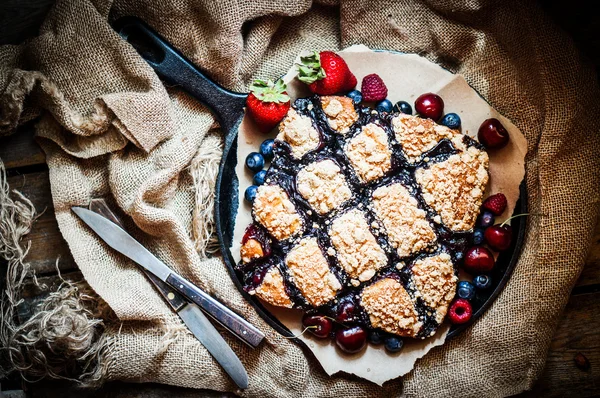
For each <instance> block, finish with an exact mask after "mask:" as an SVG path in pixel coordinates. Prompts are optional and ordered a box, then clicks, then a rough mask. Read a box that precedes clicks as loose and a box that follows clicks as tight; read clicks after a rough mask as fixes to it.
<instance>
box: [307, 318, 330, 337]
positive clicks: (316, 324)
mask: <svg viewBox="0 0 600 398" xmlns="http://www.w3.org/2000/svg"><path fill="white" fill-rule="evenodd" d="M302 326H303V327H305V328H308V331H309V332H311V333H312V334H314V335H315V336H317V337H318V338H320V339H325V338H327V337H329V334H330V333H331V330H332V329H333V323H332V322H331V319H329V318H327V317H326V316H325V315H321V314H314V315H309V314H305V315H304V316H303V317H302Z"/></svg>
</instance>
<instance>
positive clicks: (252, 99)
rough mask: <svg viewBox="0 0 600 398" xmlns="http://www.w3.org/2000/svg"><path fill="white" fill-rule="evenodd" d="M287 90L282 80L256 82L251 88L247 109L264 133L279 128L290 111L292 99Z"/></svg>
mask: <svg viewBox="0 0 600 398" xmlns="http://www.w3.org/2000/svg"><path fill="white" fill-rule="evenodd" d="M286 88H287V87H286V84H285V83H284V82H283V80H281V79H279V80H277V81H276V82H275V83H273V81H272V80H267V81H264V80H255V81H254V83H253V84H252V85H251V86H250V94H248V98H247V99H246V109H247V110H248V113H249V114H250V116H251V117H252V119H254V122H255V123H256V126H257V127H258V129H259V130H260V131H261V132H262V133H267V132H269V131H271V130H272V129H273V128H274V127H275V126H277V124H278V123H279V122H280V121H281V120H282V119H283V117H284V116H285V115H286V113H287V111H288V109H290V97H289V96H288V95H287V93H286V91H285V90H286Z"/></svg>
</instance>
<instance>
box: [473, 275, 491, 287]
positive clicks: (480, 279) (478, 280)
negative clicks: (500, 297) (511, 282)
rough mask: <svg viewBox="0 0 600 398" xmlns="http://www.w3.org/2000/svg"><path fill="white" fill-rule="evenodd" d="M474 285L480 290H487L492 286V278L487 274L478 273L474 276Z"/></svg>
mask: <svg viewBox="0 0 600 398" xmlns="http://www.w3.org/2000/svg"><path fill="white" fill-rule="evenodd" d="M473 285H475V288H476V289H478V290H485V289H488V288H489V287H490V286H492V278H490V277H489V276H487V275H477V276H476V277H475V278H473Z"/></svg>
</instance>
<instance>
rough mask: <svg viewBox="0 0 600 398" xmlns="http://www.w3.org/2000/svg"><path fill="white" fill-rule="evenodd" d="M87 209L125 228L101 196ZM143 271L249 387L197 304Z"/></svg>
mask: <svg viewBox="0 0 600 398" xmlns="http://www.w3.org/2000/svg"><path fill="white" fill-rule="evenodd" d="M89 209H90V210H91V211H93V212H94V213H97V214H100V215H101V216H103V217H104V218H107V219H109V220H111V221H112V222H114V223H115V224H117V225H119V226H120V227H121V228H123V229H125V228H124V227H123V224H122V223H121V220H120V219H119V218H118V217H117V215H115V214H114V213H113V212H112V210H111V209H110V208H109V207H108V205H107V204H106V202H105V201H104V199H92V201H90V205H89ZM142 271H144V274H146V276H147V277H148V279H149V280H150V282H152V284H153V285H154V286H155V287H156V289H157V290H158V292H159V293H160V294H161V296H163V298H164V299H165V301H166V302H167V304H169V306H170V307H171V308H172V309H173V311H175V313H176V314H178V315H179V317H180V318H181V319H182V320H183V323H184V324H185V325H186V326H187V328H188V329H189V330H190V331H191V332H192V333H193V334H194V336H195V337H196V338H197V339H198V340H199V341H200V343H202V345H203V346H204V347H205V348H206V349H207V350H208V352H209V353H210V354H211V355H212V356H213V357H214V358H215V360H216V361H217V362H218V363H219V364H220V365H221V366H222V367H223V369H224V370H225V371H226V372H227V374H228V375H229V376H230V377H231V379H232V380H233V381H234V382H235V384H237V385H238V387H240V388H242V389H245V388H248V374H247V373H246V369H244V365H243V364H242V362H241V361H240V360H239V358H238V357H237V356H236V355H235V353H234V352H233V350H232V349H231V347H230V346H229V344H227V342H226V341H225V339H223V337H222V336H221V335H220V334H219V332H218V331H217V329H216V328H215V327H214V326H213V324H212V323H210V321H209V320H208V318H206V315H204V313H202V311H200V309H199V308H198V306H197V305H196V304H193V303H189V302H187V301H186V300H185V298H184V297H183V296H182V295H181V294H179V293H177V292H176V291H174V289H173V288H172V287H171V286H169V285H167V284H166V283H165V282H163V281H161V280H160V279H158V278H157V277H156V276H154V275H153V274H151V273H150V272H148V271H147V270H146V269H145V268H142Z"/></svg>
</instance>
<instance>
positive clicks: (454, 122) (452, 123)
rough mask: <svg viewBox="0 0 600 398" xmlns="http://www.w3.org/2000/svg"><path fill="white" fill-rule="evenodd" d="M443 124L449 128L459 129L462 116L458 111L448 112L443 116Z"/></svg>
mask: <svg viewBox="0 0 600 398" xmlns="http://www.w3.org/2000/svg"><path fill="white" fill-rule="evenodd" d="M442 124H443V125H444V126H446V127H448V128H449V129H453V130H458V129H459V128H460V116H458V115H457V114H456V113H446V114H445V115H444V117H443V118H442Z"/></svg>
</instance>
